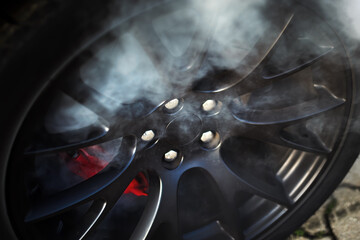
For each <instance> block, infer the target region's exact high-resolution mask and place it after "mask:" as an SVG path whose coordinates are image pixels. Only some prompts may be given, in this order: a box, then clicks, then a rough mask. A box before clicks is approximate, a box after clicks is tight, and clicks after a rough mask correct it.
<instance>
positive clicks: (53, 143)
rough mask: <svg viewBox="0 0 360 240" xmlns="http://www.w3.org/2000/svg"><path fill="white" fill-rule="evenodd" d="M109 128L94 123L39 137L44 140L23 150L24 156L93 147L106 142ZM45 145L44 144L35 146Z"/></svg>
mask: <svg viewBox="0 0 360 240" xmlns="http://www.w3.org/2000/svg"><path fill="white" fill-rule="evenodd" d="M108 132H109V128H108V127H107V126H106V124H105V123H104V124H101V123H95V124H93V125H91V126H88V127H85V128H80V129H76V130H73V131H67V132H63V133H57V134H50V133H48V134H46V135H45V136H40V137H41V138H44V139H39V140H37V141H34V142H35V144H34V145H32V146H30V147H28V148H27V149H26V150H25V155H36V154H48V153H53V152H62V151H70V150H74V149H79V148H82V147H85V146H90V145H95V144H98V143H101V142H104V141H106V140H108V138H107V137H106V138H105V136H106V135H107V134H108ZM36 142H39V143H45V144H36Z"/></svg>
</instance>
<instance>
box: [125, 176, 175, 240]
mask: <svg viewBox="0 0 360 240" xmlns="http://www.w3.org/2000/svg"><path fill="white" fill-rule="evenodd" d="M177 183H178V179H177V176H171V175H169V174H168V175H167V176H164V177H163V178H161V179H160V178H159V177H158V176H150V194H149V200H148V203H147V205H146V207H145V210H144V212H143V214H142V216H141V219H140V221H139V223H138V225H137V226H136V229H135V231H134V233H133V234H132V236H131V238H130V239H131V240H135V239H180V229H179V224H178V207H177Z"/></svg>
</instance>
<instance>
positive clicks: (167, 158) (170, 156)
mask: <svg viewBox="0 0 360 240" xmlns="http://www.w3.org/2000/svg"><path fill="white" fill-rule="evenodd" d="M177 156H178V153H177V152H176V151H174V150H170V151H168V152H167V153H165V155H164V160H165V161H166V162H173V161H174V160H175V159H176V158H177Z"/></svg>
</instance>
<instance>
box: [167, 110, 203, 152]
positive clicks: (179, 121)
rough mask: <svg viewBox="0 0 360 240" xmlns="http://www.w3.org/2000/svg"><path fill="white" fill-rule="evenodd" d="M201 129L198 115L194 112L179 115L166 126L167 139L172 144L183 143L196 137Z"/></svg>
mask: <svg viewBox="0 0 360 240" xmlns="http://www.w3.org/2000/svg"><path fill="white" fill-rule="evenodd" d="M201 129H202V121H201V119H200V118H199V117H198V116H196V115H194V114H189V115H186V116H181V117H178V118H176V119H174V120H173V121H171V122H170V123H169V125H168V126H167V128H166V136H167V140H168V142H170V143H171V144H174V145H185V144H188V143H190V142H192V141H193V140H194V139H195V138H197V137H198V136H199V134H200V132H201Z"/></svg>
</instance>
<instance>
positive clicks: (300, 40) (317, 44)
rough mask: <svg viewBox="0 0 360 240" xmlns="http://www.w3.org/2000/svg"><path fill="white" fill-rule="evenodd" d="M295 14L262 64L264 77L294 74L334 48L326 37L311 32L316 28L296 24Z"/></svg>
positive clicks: (270, 77) (281, 76) (280, 76)
mask: <svg viewBox="0 0 360 240" xmlns="http://www.w3.org/2000/svg"><path fill="white" fill-rule="evenodd" d="M297 14H299V13H295V16H294V20H293V22H292V24H290V25H289V27H288V28H287V29H286V32H285V33H284V34H283V36H282V37H281V38H280V39H279V42H278V44H277V46H276V47H275V48H274V49H273V50H272V52H271V53H270V57H269V59H268V60H267V61H266V63H265V64H264V69H263V72H262V77H263V78H264V79H267V80H270V79H274V78H283V77H286V76H289V75H291V74H294V73H295V72H298V71H301V70H303V69H305V68H306V67H308V66H310V65H312V64H314V63H315V62H317V61H319V60H320V59H321V58H323V57H324V56H326V55H328V54H329V53H330V52H332V50H333V49H334V46H333V44H332V43H331V42H330V41H328V40H327V39H326V38H324V37H321V36H320V37H319V36H317V35H315V34H312V33H313V32H314V31H316V30H313V29H304V28H303V27H302V25H301V24H300V26H299V25H297V24H296V22H297V21H299V20H300V19H298V18H297V17H298V16H299V15H297ZM300 21H301V20H300ZM314 29H316V28H314Z"/></svg>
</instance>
